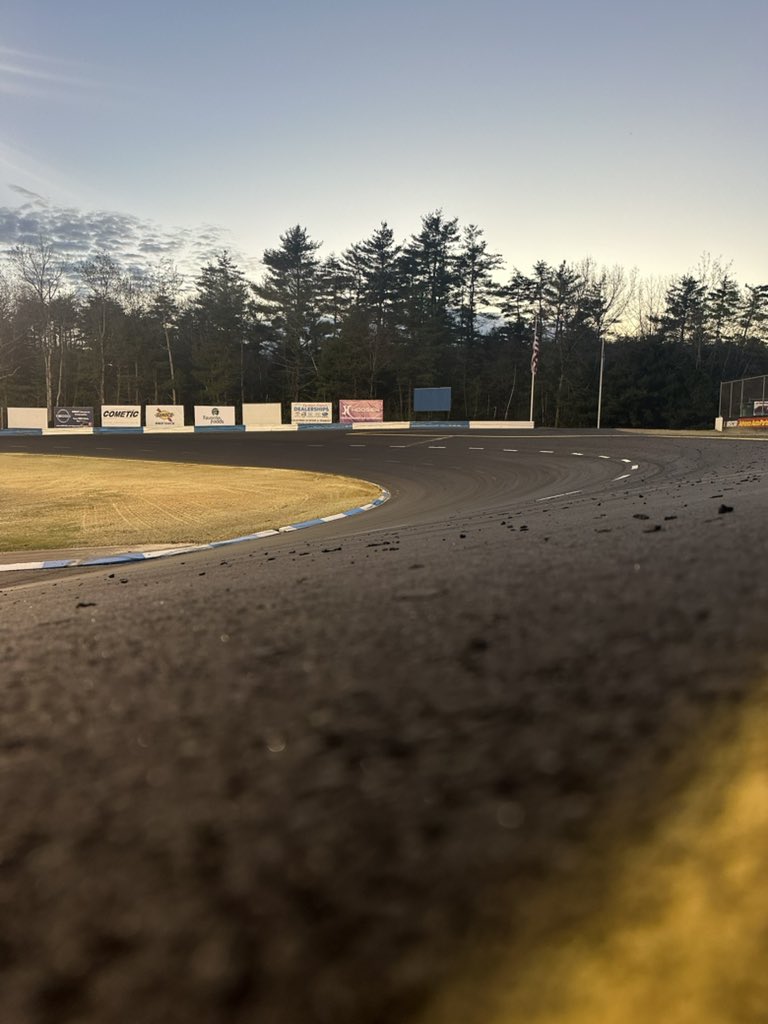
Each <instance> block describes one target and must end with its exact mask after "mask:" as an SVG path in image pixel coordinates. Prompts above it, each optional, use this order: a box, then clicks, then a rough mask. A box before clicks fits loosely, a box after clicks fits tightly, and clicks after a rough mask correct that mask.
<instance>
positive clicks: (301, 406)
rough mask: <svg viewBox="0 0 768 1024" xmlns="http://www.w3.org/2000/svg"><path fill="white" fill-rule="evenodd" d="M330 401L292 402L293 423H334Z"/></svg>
mask: <svg viewBox="0 0 768 1024" xmlns="http://www.w3.org/2000/svg"><path fill="white" fill-rule="evenodd" d="M332 422H333V414H332V406H331V403H330V402H291V423H332Z"/></svg>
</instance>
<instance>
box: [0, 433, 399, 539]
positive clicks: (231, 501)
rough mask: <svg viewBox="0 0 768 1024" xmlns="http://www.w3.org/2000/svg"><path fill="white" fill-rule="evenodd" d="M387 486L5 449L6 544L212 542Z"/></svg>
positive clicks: (360, 500)
mask: <svg viewBox="0 0 768 1024" xmlns="http://www.w3.org/2000/svg"><path fill="white" fill-rule="evenodd" d="M379 493H380V491H379V488H378V487H376V486H375V485H374V484H370V483H367V482H366V481H364V480H354V479H350V478H348V477H342V476H332V475H329V474H325V473H306V472H295V471H293V470H282V469H259V468H253V467H240V466H208V465H198V464H192V463H170V462H149V461H146V462H145V461H138V460H127V459H126V460H123V459H119V460H116V459H98V458H84V457H77V456H69V455H28V454H20V453H19V454H0V552H11V551H35V550H52V549H59V548H86V547H114V546H125V547H126V548H131V547H137V546H141V545H145V546H151V545H165V544H206V543H209V542H211V541H214V540H226V539H228V538H231V537H238V536H242V535H245V534H249V533H256V532H257V531H259V530H267V529H275V528H277V527H279V526H285V525H287V524H289V523H296V522H301V521H302V520H305V519H313V518H316V517H319V516H327V515H333V514H334V513H336V512H343V511H346V510H347V509H350V508H355V507H356V506H358V505H363V504H366V503H367V502H369V501H372V500H373V499H374V498H375V497H377V495H378V494H379Z"/></svg>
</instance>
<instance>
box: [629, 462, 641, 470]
mask: <svg viewBox="0 0 768 1024" xmlns="http://www.w3.org/2000/svg"><path fill="white" fill-rule="evenodd" d="M630 469H640V467H639V466H638V464H637V463H635V464H634V466H630Z"/></svg>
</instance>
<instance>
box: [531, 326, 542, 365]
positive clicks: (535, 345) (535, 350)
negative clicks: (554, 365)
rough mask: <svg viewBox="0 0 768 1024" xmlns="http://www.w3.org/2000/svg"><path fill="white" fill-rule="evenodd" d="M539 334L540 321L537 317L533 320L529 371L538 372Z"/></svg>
mask: <svg viewBox="0 0 768 1024" xmlns="http://www.w3.org/2000/svg"><path fill="white" fill-rule="evenodd" d="M540 334H541V322H540V321H539V318H538V317H536V319H535V320H534V321H533V350H532V351H531V373H532V374H534V375H535V374H536V373H538V369H539V335H540Z"/></svg>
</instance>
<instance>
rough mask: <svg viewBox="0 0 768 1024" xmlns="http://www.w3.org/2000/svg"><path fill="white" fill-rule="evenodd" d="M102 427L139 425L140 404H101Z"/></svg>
mask: <svg viewBox="0 0 768 1024" xmlns="http://www.w3.org/2000/svg"><path fill="white" fill-rule="evenodd" d="M101 425H102V427H140V426H141V406H140V405H102V407H101Z"/></svg>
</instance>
